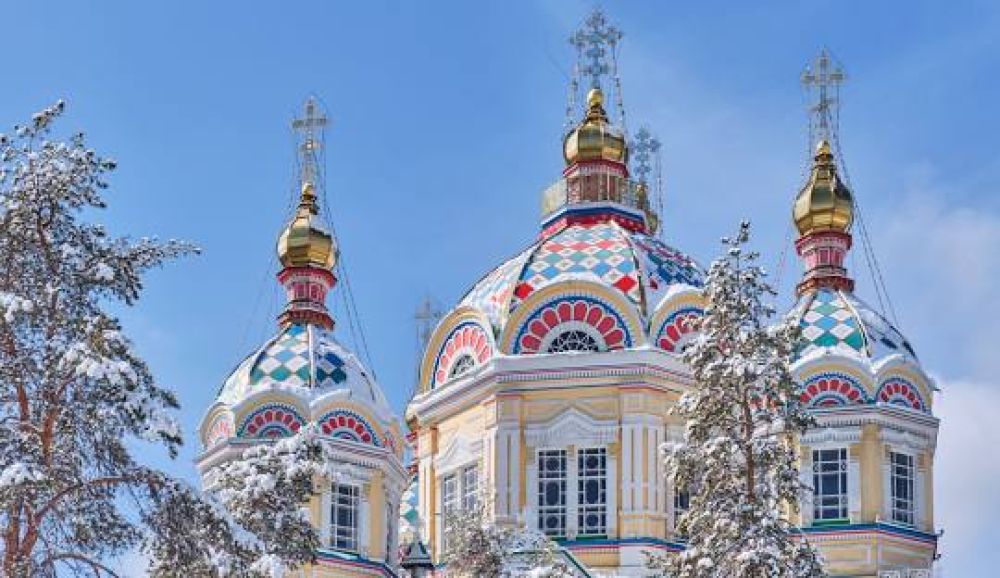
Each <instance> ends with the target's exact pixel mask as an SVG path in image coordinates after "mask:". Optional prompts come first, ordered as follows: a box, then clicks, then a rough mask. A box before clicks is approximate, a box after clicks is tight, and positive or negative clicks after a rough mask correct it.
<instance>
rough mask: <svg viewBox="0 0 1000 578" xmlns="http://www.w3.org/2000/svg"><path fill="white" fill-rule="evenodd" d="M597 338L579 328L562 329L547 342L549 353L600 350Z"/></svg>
mask: <svg viewBox="0 0 1000 578" xmlns="http://www.w3.org/2000/svg"><path fill="white" fill-rule="evenodd" d="M600 350H601V347H600V346H599V345H598V344H597V340H596V339H594V338H593V336H591V335H590V334H589V333H587V332H586V331H583V330H580V329H571V330H569V331H564V332H563V333H561V334H560V335H559V336H558V337H556V338H555V339H553V340H552V343H551V344H549V349H548V352H549V353H561V352H563V351H600Z"/></svg>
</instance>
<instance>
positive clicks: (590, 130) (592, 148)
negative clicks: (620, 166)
mask: <svg viewBox="0 0 1000 578" xmlns="http://www.w3.org/2000/svg"><path fill="white" fill-rule="evenodd" d="M563 158H565V159H566V164H567V165H571V164H573V163H576V162H579V161H593V160H606V161H613V162H618V163H625V162H628V145H627V144H626V143H625V135H623V134H622V133H621V131H619V130H618V129H616V128H615V127H614V126H612V125H611V123H610V122H609V121H608V114H607V113H606V112H605V111H604V93H603V92H601V89H600V88H592V89H591V90H590V92H589V93H587V116H586V118H584V119H583V122H581V123H580V124H579V126H577V127H576V128H574V129H573V130H571V131H570V132H569V134H567V135H566V138H565V140H563Z"/></svg>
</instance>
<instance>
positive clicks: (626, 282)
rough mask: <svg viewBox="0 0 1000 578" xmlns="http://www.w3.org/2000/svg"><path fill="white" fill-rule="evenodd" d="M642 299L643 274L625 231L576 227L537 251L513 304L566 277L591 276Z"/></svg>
mask: <svg viewBox="0 0 1000 578" xmlns="http://www.w3.org/2000/svg"><path fill="white" fill-rule="evenodd" d="M590 275H593V276H594V277H595V278H597V279H599V280H601V281H602V282H604V283H606V284H607V285H610V286H612V287H615V288H617V289H618V290H619V291H621V292H622V293H623V294H624V295H625V296H626V297H628V298H629V299H631V300H632V302H633V303H639V302H640V301H641V297H640V288H639V275H638V271H637V270H636V266H635V260H634V259H633V257H632V250H631V248H630V247H629V243H628V241H627V239H626V236H625V232H624V230H623V229H621V228H620V227H618V226H617V225H614V224H610V223H603V224H599V225H593V226H579V225H578V226H572V227H568V228H567V229H564V230H563V231H561V232H559V233H558V234H556V235H553V236H552V237H550V238H549V239H547V240H546V241H544V242H543V243H542V245H541V246H540V247H539V248H538V249H537V250H536V251H535V254H534V255H533V256H532V259H531V261H530V262H529V263H528V266H527V267H525V269H524V271H523V272H522V273H521V278H520V280H519V281H518V283H517V286H516V287H515V288H514V298H513V300H512V305H511V307H512V308H513V307H515V306H516V305H517V304H519V303H520V301H521V300H523V299H525V298H527V297H528V295H531V294H532V293H533V292H535V291H537V290H538V289H541V288H542V287H545V286H546V285H548V284H550V283H552V282H553V281H555V280H557V279H558V278H560V277H562V276H569V277H572V276H584V277H586V276H590Z"/></svg>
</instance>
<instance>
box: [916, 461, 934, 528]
mask: <svg viewBox="0 0 1000 578" xmlns="http://www.w3.org/2000/svg"><path fill="white" fill-rule="evenodd" d="M919 461H920V455H919V454H917V455H914V456H913V524H914V526H916V527H917V528H918V529H920V530H923V529H924V528H925V527H926V526H927V525H928V522H929V520H924V491H925V490H924V485H925V484H926V482H927V476H926V475H925V474H924V469H923V468H922V467H920V466H919V465H918V463H919ZM929 530H931V531H933V528H929Z"/></svg>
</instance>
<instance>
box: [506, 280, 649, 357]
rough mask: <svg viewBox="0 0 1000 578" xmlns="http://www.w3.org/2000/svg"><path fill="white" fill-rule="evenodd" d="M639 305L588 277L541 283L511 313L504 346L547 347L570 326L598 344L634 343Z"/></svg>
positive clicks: (525, 350)
mask: <svg viewBox="0 0 1000 578" xmlns="http://www.w3.org/2000/svg"><path fill="white" fill-rule="evenodd" d="M641 328H642V325H641V323H640V321H639V319H638V314H637V312H636V311H635V308H634V307H633V306H632V305H631V304H630V303H628V302H627V301H626V300H625V299H624V298H623V297H621V296H619V295H617V294H615V293H612V292H611V291H610V290H608V289H607V288H605V287H603V286H601V285H598V284H596V283H591V282H587V281H567V282H561V283H558V284H556V285H553V286H550V287H546V288H544V289H541V290H539V291H537V292H535V293H534V294H532V295H531V296H529V297H528V299H526V300H525V301H524V302H522V303H521V304H520V305H519V306H518V308H517V309H516V310H515V311H514V313H513V314H512V315H511V318H510V320H509V321H508V324H507V327H506V328H505V330H504V337H503V339H502V343H503V350H504V351H507V352H510V353H515V354H527V355H530V354H535V353H545V352H546V351H548V349H549V347H550V346H552V344H553V342H555V341H556V340H557V339H560V338H565V336H566V335H567V334H568V332H578V333H579V334H580V335H578V336H577V337H578V338H580V339H583V336H586V337H587V338H589V339H593V340H594V342H595V343H596V346H597V349H598V350H600V351H608V350H615V349H623V348H626V347H634V346H636V345H638V344H639V342H640V340H641V339H642V338H643V332H642V329H641Z"/></svg>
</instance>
